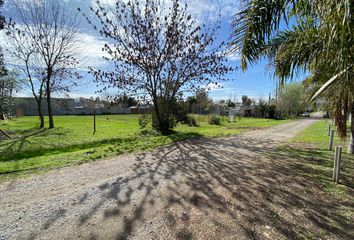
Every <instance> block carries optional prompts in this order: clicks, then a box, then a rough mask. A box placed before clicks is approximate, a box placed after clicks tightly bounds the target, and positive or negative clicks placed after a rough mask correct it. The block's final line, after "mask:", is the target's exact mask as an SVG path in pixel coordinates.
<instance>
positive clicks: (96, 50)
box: [78, 33, 107, 69]
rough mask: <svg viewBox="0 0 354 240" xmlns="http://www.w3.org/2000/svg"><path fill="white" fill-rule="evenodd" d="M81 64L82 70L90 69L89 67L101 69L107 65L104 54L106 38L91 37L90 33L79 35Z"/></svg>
mask: <svg viewBox="0 0 354 240" xmlns="http://www.w3.org/2000/svg"><path fill="white" fill-rule="evenodd" d="M79 39H80V47H79V50H78V52H79V62H80V68H81V69H88V67H100V66H103V65H104V64H105V61H104V59H102V56H104V52H103V51H102V48H103V46H104V44H105V43H107V41H106V40H105V39H104V38H101V37H97V36H94V35H90V34H88V33H81V34H80V35H79Z"/></svg>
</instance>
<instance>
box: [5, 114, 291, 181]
mask: <svg viewBox="0 0 354 240" xmlns="http://www.w3.org/2000/svg"><path fill="white" fill-rule="evenodd" d="M138 119H139V115H106V116H102V115H101V116H97V133H96V134H95V135H93V126H92V125H93V117H92V116H57V117H55V124H56V128H55V129H47V128H45V129H39V128H38V126H39V124H38V118H37V117H22V118H18V119H15V120H11V121H8V122H6V123H4V122H2V123H0V128H1V129H3V130H5V131H6V132H7V133H8V134H10V136H12V137H13V138H14V139H13V140H2V141H0V174H1V175H3V176H4V175H8V174H9V173H16V174H18V173H24V172H33V171H34V172H36V171H38V170H46V169H51V168H54V167H61V166H66V165H71V164H80V163H83V162H87V161H92V160H97V159H102V158H107V157H112V156H116V155H119V154H122V153H126V152H133V151H138V150H146V149H152V148H155V147H158V146H163V145H166V144H169V143H172V142H175V141H181V140H185V139H189V138H196V137H219V136H226V135H232V134H238V133H241V132H243V131H246V130H249V129H254V128H266V127H271V126H274V125H277V124H281V123H285V122H287V121H277V120H270V119H257V118H243V119H241V120H239V121H237V122H232V123H229V122H227V119H226V118H225V119H224V121H222V125H220V126H217V125H210V124H208V117H207V116H196V119H197V121H198V123H199V124H200V126H199V127H189V126H187V125H179V126H178V127H177V128H176V129H175V131H174V133H172V134H170V135H168V136H162V135H158V134H153V133H148V134H142V132H141V130H140V128H139V124H138Z"/></svg>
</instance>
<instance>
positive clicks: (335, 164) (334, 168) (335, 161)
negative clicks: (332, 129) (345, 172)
mask: <svg viewBox="0 0 354 240" xmlns="http://www.w3.org/2000/svg"><path fill="white" fill-rule="evenodd" d="M338 150H339V148H338V147H336V150H335V152H334V159H333V177H332V180H333V182H335V181H336V178H337V158H338Z"/></svg>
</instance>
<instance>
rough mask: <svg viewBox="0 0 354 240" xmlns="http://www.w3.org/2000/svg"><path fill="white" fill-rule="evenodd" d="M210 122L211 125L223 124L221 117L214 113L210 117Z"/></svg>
mask: <svg viewBox="0 0 354 240" xmlns="http://www.w3.org/2000/svg"><path fill="white" fill-rule="evenodd" d="M209 124H211V125H220V124H221V120H220V117H219V116H216V115H212V116H211V117H210V118H209Z"/></svg>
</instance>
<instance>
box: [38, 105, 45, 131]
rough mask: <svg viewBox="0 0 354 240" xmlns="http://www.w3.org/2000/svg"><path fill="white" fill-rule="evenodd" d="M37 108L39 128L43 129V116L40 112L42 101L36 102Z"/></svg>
mask: <svg viewBox="0 0 354 240" xmlns="http://www.w3.org/2000/svg"><path fill="white" fill-rule="evenodd" d="M37 107H38V116H39V120H40V122H41V123H40V126H39V127H40V128H44V116H43V111H42V100H39V101H38V102H37Z"/></svg>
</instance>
